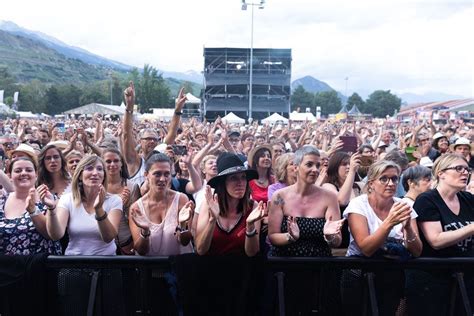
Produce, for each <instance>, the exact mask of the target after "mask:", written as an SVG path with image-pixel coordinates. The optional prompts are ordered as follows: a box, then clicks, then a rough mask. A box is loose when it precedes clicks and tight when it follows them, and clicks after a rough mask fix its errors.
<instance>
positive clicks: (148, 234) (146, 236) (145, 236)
mask: <svg viewBox="0 0 474 316" xmlns="http://www.w3.org/2000/svg"><path fill="white" fill-rule="evenodd" d="M150 235H151V231H150V230H148V233H147V234H144V233H143V228H142V229H140V237H142V238H143V239H147V238H148V237H150Z"/></svg>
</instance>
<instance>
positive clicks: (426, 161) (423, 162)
mask: <svg viewBox="0 0 474 316" xmlns="http://www.w3.org/2000/svg"><path fill="white" fill-rule="evenodd" d="M420 166H423V167H427V168H431V167H433V161H431V159H430V158H429V157H421V159H420Z"/></svg>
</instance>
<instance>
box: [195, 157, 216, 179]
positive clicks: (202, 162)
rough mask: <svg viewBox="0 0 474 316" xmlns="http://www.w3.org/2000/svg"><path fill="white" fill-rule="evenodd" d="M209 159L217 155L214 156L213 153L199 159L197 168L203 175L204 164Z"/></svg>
mask: <svg viewBox="0 0 474 316" xmlns="http://www.w3.org/2000/svg"><path fill="white" fill-rule="evenodd" d="M210 159H217V157H216V156H214V155H207V156H204V158H203V159H202V161H201V164H200V165H199V168H200V169H201V173H202V175H204V167H205V166H206V162H207V161H208V160H210Z"/></svg>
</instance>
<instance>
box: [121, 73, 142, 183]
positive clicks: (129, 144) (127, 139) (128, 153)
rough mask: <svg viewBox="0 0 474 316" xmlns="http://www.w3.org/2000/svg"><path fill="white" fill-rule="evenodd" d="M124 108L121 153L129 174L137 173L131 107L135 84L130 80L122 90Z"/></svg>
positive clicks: (137, 159)
mask: <svg viewBox="0 0 474 316" xmlns="http://www.w3.org/2000/svg"><path fill="white" fill-rule="evenodd" d="M123 94H124V97H125V104H126V110H125V115H124V118H123V130H122V144H123V148H122V149H123V155H124V158H125V162H126V163H127V167H128V171H129V173H130V174H131V175H133V174H135V173H137V171H138V169H139V168H140V164H141V161H140V156H139V155H138V153H137V152H136V151H135V148H136V147H137V142H136V141H135V136H134V134H133V126H132V124H133V107H134V105H135V86H134V85H133V82H131V81H130V86H129V87H128V88H127V89H125V91H124V93H123Z"/></svg>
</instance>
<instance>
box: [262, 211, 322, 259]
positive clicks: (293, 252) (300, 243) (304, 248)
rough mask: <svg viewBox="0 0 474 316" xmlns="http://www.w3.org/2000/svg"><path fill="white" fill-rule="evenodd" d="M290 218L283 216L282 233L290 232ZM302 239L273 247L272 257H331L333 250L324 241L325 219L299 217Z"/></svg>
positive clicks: (298, 222)
mask: <svg viewBox="0 0 474 316" xmlns="http://www.w3.org/2000/svg"><path fill="white" fill-rule="evenodd" d="M287 219H288V216H283V221H282V222H281V232H282V233H286V232H288V227H287ZM296 222H297V224H298V227H299V229H300V238H299V239H298V240H297V241H296V242H294V243H291V244H288V245H285V246H272V251H271V255H272V256H275V257H330V256H331V248H329V246H328V244H327V242H326V241H325V240H324V234H323V228H324V224H325V223H326V219H324V218H309V217H297V218H296Z"/></svg>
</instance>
